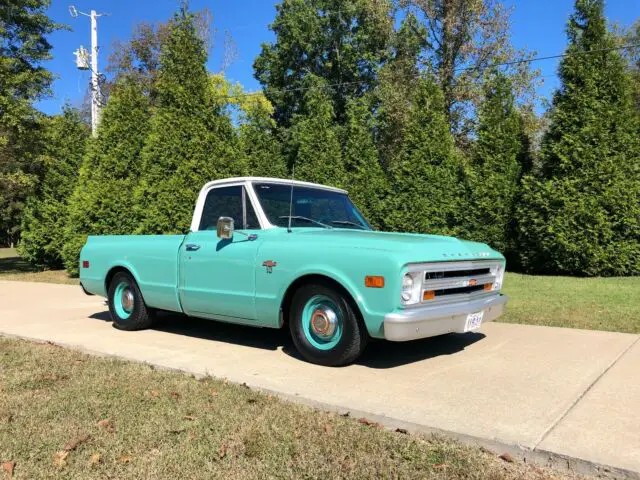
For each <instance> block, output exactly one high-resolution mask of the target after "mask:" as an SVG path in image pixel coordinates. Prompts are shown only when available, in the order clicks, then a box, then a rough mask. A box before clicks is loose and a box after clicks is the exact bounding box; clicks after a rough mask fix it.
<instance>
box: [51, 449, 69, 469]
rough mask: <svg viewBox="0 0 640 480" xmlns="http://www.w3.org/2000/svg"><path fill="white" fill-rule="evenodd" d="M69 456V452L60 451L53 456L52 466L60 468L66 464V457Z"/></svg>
mask: <svg viewBox="0 0 640 480" xmlns="http://www.w3.org/2000/svg"><path fill="white" fill-rule="evenodd" d="M68 456H69V452H68V451H66V450H60V451H59V452H57V453H56V454H55V455H54V456H53V464H54V465H55V466H56V467H58V468H62V467H64V466H65V465H66V464H67V457H68Z"/></svg>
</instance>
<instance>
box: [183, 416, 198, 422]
mask: <svg viewBox="0 0 640 480" xmlns="http://www.w3.org/2000/svg"><path fill="white" fill-rule="evenodd" d="M184 419H185V420H191V421H193V420H195V419H196V417H194V416H193V415H185V416H184Z"/></svg>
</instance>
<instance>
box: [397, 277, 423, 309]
mask: <svg viewBox="0 0 640 480" xmlns="http://www.w3.org/2000/svg"><path fill="white" fill-rule="evenodd" d="M423 275H424V274H423V272H406V273H405V274H404V275H403V276H402V280H401V289H400V302H401V303H402V305H403V306H407V305H415V304H417V303H420V293H421V292H422V277H423Z"/></svg>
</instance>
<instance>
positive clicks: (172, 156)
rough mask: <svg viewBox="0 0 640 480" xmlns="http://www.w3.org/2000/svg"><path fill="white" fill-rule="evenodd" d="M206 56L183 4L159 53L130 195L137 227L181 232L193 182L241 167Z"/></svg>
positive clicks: (193, 191)
mask: <svg viewBox="0 0 640 480" xmlns="http://www.w3.org/2000/svg"><path fill="white" fill-rule="evenodd" d="M206 60H207V52H206V50H205V46H204V44H203V42H202V40H201V39H200V38H199V37H198V34H197V31H196V26H195V23H194V15H193V14H191V13H189V12H187V11H186V9H185V8H183V9H181V11H180V12H179V13H177V14H176V15H175V16H174V19H173V21H172V23H171V27H170V32H169V34H168V36H167V38H166V40H165V42H164V43H163V45H162V50H161V53H160V71H159V73H158V80H157V83H156V92H157V93H156V95H157V97H156V110H155V115H154V116H153V118H152V120H151V133H150V135H149V138H148V140H147V143H146V145H145V148H144V150H143V153H142V176H141V180H140V184H139V187H138V189H137V190H136V195H135V198H136V204H137V206H138V208H139V218H140V225H139V228H138V230H137V231H138V233H147V234H153V233H180V232H185V231H186V230H187V229H188V228H189V224H190V222H191V216H192V214H193V207H194V204H195V200H196V197H197V194H198V190H199V188H200V187H202V185H204V184H205V183H206V182H208V181H210V180H215V179H218V178H223V177H226V176H230V175H234V174H238V173H242V172H243V171H244V167H243V166H241V165H239V164H238V163H239V162H237V161H236V162H234V157H235V153H236V148H237V145H236V144H237V138H236V135H235V132H234V130H233V127H232V124H231V120H230V118H229V116H228V115H227V112H226V108H225V106H224V105H222V104H220V103H219V102H218V103H217V102H215V99H214V94H213V90H212V88H211V84H210V79H209V75H208V73H207V70H206V68H205V63H206Z"/></svg>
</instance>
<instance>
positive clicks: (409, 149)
mask: <svg viewBox="0 0 640 480" xmlns="http://www.w3.org/2000/svg"><path fill="white" fill-rule="evenodd" d="M416 81H417V82H418V91H417V93H416V98H415V104H414V105H413V106H412V111H411V116H410V120H409V123H408V126H407V132H406V136H405V139H404V141H403V144H402V145H401V147H400V151H399V153H398V156H397V158H396V159H394V161H393V163H392V165H391V171H390V174H391V179H392V190H393V194H392V195H391V196H390V197H389V200H388V202H387V227H388V228H389V229H391V230H398V231H404V232H418V233H433V234H443V235H452V234H456V233H457V226H458V225H459V224H460V217H461V207H462V205H461V204H462V199H463V197H464V191H465V190H464V185H463V182H462V181H461V163H460V159H459V158H458V156H457V154H456V152H455V150H454V144H453V137H452V135H451V133H450V131H449V124H448V119H447V116H446V114H445V109H444V104H443V102H444V97H443V95H442V91H441V90H440V88H439V87H438V86H437V85H436V84H435V83H434V81H433V80H431V79H420V80H416Z"/></svg>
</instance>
